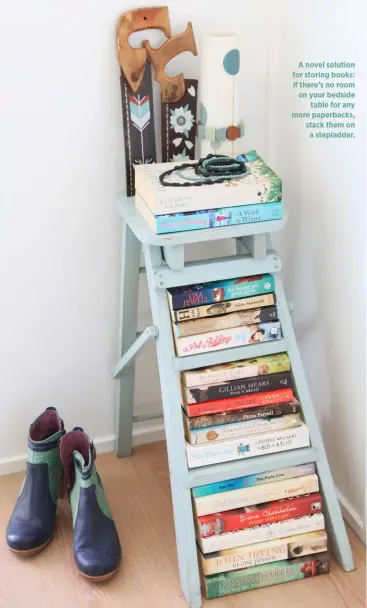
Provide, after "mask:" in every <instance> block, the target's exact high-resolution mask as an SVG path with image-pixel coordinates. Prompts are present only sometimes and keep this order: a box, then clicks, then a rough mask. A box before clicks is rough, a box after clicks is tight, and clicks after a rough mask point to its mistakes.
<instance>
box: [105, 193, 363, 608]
mask: <svg viewBox="0 0 367 608" xmlns="http://www.w3.org/2000/svg"><path fill="white" fill-rule="evenodd" d="M118 210H119V213H120V215H121V217H122V222H123V230H122V254H121V297H120V307H121V321H120V332H119V360H118V363H117V365H116V367H115V369H114V371H113V377H114V378H115V379H116V380H118V382H119V391H118V403H117V442H116V453H117V455H118V456H119V457H127V456H130V455H131V452H132V433H133V423H134V411H133V410H134V382H135V360H136V357H137V356H138V355H139V353H140V352H141V350H142V348H143V347H144V345H145V344H146V343H147V342H148V341H150V340H155V343H156V350H157V359H158V369H159V376H160V387H161V395H162V405H163V417H164V427H165V436H166V443H167V454H168V464H169V473H170V482H171V493H172V503H173V514H174V524H175V533H176V545H177V557H178V568H179V574H180V584H181V589H182V592H183V594H184V596H185V598H186V601H187V604H188V605H189V606H190V607H191V608H199V607H200V606H201V605H202V598H201V589H200V572H199V565H198V559H197V547H196V540H195V524H194V515H193V508H192V500H191V490H192V488H194V487H197V486H201V485H205V484H209V483H215V482H221V481H224V480H227V479H234V478H236V477H241V476H246V475H255V474H258V473H263V472H266V471H271V470H275V469H279V468H285V467H290V466H297V465H301V464H307V463H315V465H316V468H317V473H318V477H319V483H320V490H321V492H322V495H323V504H324V514H325V519H326V527H327V532H328V537H329V540H330V548H331V549H332V551H333V553H334V555H335V557H336V559H337V560H338V561H339V563H340V565H341V566H342V567H343V569H344V570H346V571H351V570H353V569H354V562H353V556H352V553H351V548H350V544H349V540H348V536H347V533H346V529H345V525H344V521H343V518H342V514H341V510H340V506H339V502H338V498H337V494H336V491H335V487H334V483H333V479H332V475H331V471H330V468H329V464H328V460H327V455H326V452H325V448H324V444H323V440H322V435H321V432H320V428H319V425H318V422H317V418H316V413H315V410H314V407H313V403H312V400H311V395H310V392H309V389H308V385H307V380H306V376H305V372H304V369H303V366H302V362H301V357H300V353H299V349H298V345H297V340H296V336H295V332H294V329H293V323H292V319H291V315H290V312H289V309H288V305H287V301H286V296H285V292H284V288H283V284H282V279H281V272H280V271H281V261H280V259H279V256H278V254H277V252H276V251H275V250H274V249H272V245H271V234H272V233H273V232H275V231H278V230H280V229H282V228H283V226H284V224H285V221H286V219H283V220H276V221H269V222H259V223H257V224H244V225H237V226H232V227H221V228H214V229H207V230H202V231H201V230H195V231H192V232H182V233H177V234H169V235H157V234H155V233H153V232H152V230H151V229H150V228H149V226H148V225H147V224H146V222H145V221H144V219H143V218H142V217H141V216H140V215H139V213H138V212H137V210H136V209H135V205H134V198H132V197H130V198H126V197H124V196H123V195H121V196H120V197H119V198H118ZM222 239H231V240H233V241H234V248H233V249H234V255H232V256H228V257H223V258H214V259H209V260H208V259H206V260H198V261H194V262H186V263H185V248H187V247H189V246H190V245H192V244H193V243H199V242H200V243H204V244H205V243H208V242H209V241H215V240H222ZM142 254H143V258H144V264H143V265H141V256H142ZM264 273H270V274H273V275H274V277H275V295H276V303H277V307H278V316H279V320H280V324H281V331H282V337H281V338H280V339H277V340H273V341H271V342H260V343H257V344H251V345H246V346H239V347H234V348H227V349H224V350H220V351H215V350H214V351H209V352H206V353H202V354H190V355H188V356H184V357H177V356H176V353H175V347H174V340H173V336H172V328H171V317H170V311H169V306H168V299H167V293H166V290H167V289H168V288H170V287H178V286H184V285H192V284H200V283H205V282H209V281H214V280H215V281H216V280H225V279H231V278H236V277H245V276H253V275H260V274H264ZM142 275H146V278H147V283H148V291H149V299H150V306H151V311H152V318H153V324H152V325H151V326H148V327H147V328H145V329H144V330H143V331H141V332H138V327H137V321H138V319H137V300H138V288H139V280H140V277H141V276H142ZM275 353H288V356H289V359H290V362H291V369H292V375H293V384H294V388H295V393H296V396H297V398H298V400H299V401H300V403H301V407H302V417H303V419H304V421H305V423H306V424H307V426H308V428H309V431H310V446H309V447H306V448H300V449H294V450H289V451H288V452H287V451H286V452H280V453H275V454H268V455H262V456H258V457H253V458H248V459H246V460H236V461H233V462H226V463H221V464H216V465H209V466H203V467H198V468H195V469H189V468H188V464H187V458H186V443H185V435H184V426H183V419H182V413H181V412H182V410H181V394H180V387H179V374H180V372H182V371H185V370H192V369H198V368H202V367H208V366H211V365H218V364H220V363H228V362H231V361H239V360H241V359H247V358H255V357H259V356H262V355H269V354H275ZM159 416H161V413H157V414H154V415H150V416H147V417H146V418H147V419H148V418H156V417H159ZM140 419H142V417H141V416H140V417H139V420H140Z"/></svg>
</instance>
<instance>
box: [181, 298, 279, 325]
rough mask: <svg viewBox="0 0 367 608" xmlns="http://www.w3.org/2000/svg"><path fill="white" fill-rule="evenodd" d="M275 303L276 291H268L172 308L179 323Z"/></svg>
mask: <svg viewBox="0 0 367 608" xmlns="http://www.w3.org/2000/svg"><path fill="white" fill-rule="evenodd" d="M273 304H275V293H266V294H262V295H260V296H254V297H252V296H251V297H249V298H238V299H237V300H229V301H226V302H215V303H214V304H208V305H206V304H203V305H202V306H193V307H192V308H180V309H179V310H171V317H172V321H173V322H174V323H178V322H180V321H189V320H194V319H205V318H207V317H215V316H218V315H227V314H230V313H232V312H238V311H239V310H252V309H253V308H262V307H264V306H272V305H273Z"/></svg>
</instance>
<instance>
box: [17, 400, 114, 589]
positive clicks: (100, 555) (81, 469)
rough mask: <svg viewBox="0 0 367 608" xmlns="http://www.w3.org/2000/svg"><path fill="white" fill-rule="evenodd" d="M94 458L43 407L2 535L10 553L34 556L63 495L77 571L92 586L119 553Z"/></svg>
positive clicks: (89, 446) (108, 572) (83, 441)
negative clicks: (66, 499) (68, 509)
mask: <svg viewBox="0 0 367 608" xmlns="http://www.w3.org/2000/svg"><path fill="white" fill-rule="evenodd" d="M95 457H96V454H95V449H94V445H93V442H91V441H90V440H89V438H88V436H87V435H86V434H85V433H84V431H83V429H81V428H79V427H75V428H74V429H73V430H72V431H70V432H69V433H66V431H65V429H64V423H63V420H62V419H61V418H60V417H59V415H58V413H57V411H56V409H55V408H53V407H48V408H47V409H46V410H45V411H44V412H43V413H42V414H41V415H40V416H39V417H38V418H36V420H35V421H34V422H33V424H32V425H31V427H30V431H29V437H28V461H27V470H26V476H25V479H24V482H23V485H22V487H21V490H20V493H19V496H18V500H17V502H16V505H15V508H14V511H13V513H12V515H11V517H10V520H9V523H8V527H7V530H6V540H7V543H8V546H9V548H10V549H11V550H12V551H14V552H16V553H19V554H20V555H25V556H26V555H34V554H35V553H38V552H39V551H41V550H42V549H43V548H44V547H45V546H46V545H47V544H48V543H49V542H50V540H51V538H52V535H53V532H54V527H55V518H56V505H57V498H58V496H60V490H61V496H62V495H63V493H64V492H65V490H66V493H67V495H68V497H69V500H70V505H71V510H72V515H73V529H74V536H73V549H74V559H75V563H76V565H77V567H78V569H79V570H80V572H81V573H82V574H83V575H84V576H87V577H88V578H91V579H93V580H94V581H102V580H106V579H108V578H110V577H111V576H113V574H114V573H115V572H116V570H117V569H118V567H119V565H120V560H121V547H120V541H119V537H118V534H117V530H116V526H115V523H114V521H113V519H112V515H111V512H110V509H109V506H108V503H107V500H106V496H105V493H104V490H103V486H102V482H101V479H100V477H99V475H98V473H97V471H96V467H95ZM63 489H64V492H62V490H63Z"/></svg>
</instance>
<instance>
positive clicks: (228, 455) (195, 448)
mask: <svg viewBox="0 0 367 608" xmlns="http://www.w3.org/2000/svg"><path fill="white" fill-rule="evenodd" d="M309 445H310V435H309V431H308V427H307V426H306V424H305V423H304V422H302V423H301V424H300V426H297V427H296V428H293V429H285V430H282V431H271V432H270V433H262V434H261V435H249V436H248V437H239V438H236V439H227V440H226V441H218V442H217V443H207V444H205V445H190V444H189V443H188V442H186V455H187V462H188V466H189V469H193V468H195V467H203V466H207V465H209V464H218V463H220V462H229V461H231V460H242V459H243V458H252V457H253V456H261V455H262V454H273V453H274V452H285V451H286V450H294V449H296V448H305V447H307V446H309Z"/></svg>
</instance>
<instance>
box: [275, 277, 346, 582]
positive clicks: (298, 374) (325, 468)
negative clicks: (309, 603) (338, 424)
mask: <svg viewBox="0 0 367 608" xmlns="http://www.w3.org/2000/svg"><path fill="white" fill-rule="evenodd" d="M275 284H276V298H277V306H278V314H279V318H280V319H281V326H282V332H283V336H284V338H285V339H286V340H287V343H288V354H289V358H290V361H291V368H292V372H293V378H294V383H295V386H296V389H297V394H298V398H299V401H300V403H301V407H302V411H303V417H304V419H305V422H306V424H307V426H308V428H309V431H310V440H311V444H312V447H313V448H315V449H316V451H317V454H318V461H317V471H318V476H319V481H320V488H321V491H322V494H323V510H324V513H325V520H326V527H327V533H328V536H329V538H330V540H331V544H332V548H333V551H334V554H335V557H336V558H337V560H338V561H339V563H340V565H341V566H342V568H343V569H344V570H346V571H351V570H354V568H355V566H354V561H353V555H352V550H351V547H350V543H349V539H348V535H347V531H346V528H345V524H344V520H343V516H342V512H341V509H340V505H339V501H338V497H337V494H336V490H335V486H334V483H333V479H332V475H331V472H330V467H329V463H328V459H327V455H326V451H325V447H324V442H323V439H322V436H321V432H320V428H319V425H318V421H317V418H316V413H315V410H314V407H313V404H312V400H311V395H310V392H309V389H308V384H307V381H306V376H305V372H304V370H303V365H302V361H301V357H300V353H299V349H298V345H297V341H296V336H295V333H294V329H293V324H292V320H291V317H290V313H289V309H288V306H287V302H286V298H285V293H284V289H283V285H282V282H281V279H280V277H279V276H276V279H275Z"/></svg>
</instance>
